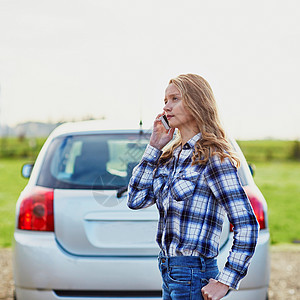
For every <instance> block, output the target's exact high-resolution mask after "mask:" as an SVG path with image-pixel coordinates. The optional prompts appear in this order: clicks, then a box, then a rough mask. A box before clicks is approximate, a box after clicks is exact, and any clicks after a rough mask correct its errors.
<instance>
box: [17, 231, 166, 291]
mask: <svg viewBox="0 0 300 300" xmlns="http://www.w3.org/2000/svg"><path fill="white" fill-rule="evenodd" d="M14 237H15V245H14V254H13V256H14V257H13V260H14V265H13V267H14V280H15V285H16V287H20V288H26V289H39V290H123V291H125V290H149V291H151V290H160V289H161V279H160V274H159V270H158V267H157V257H86V256H74V255H71V254H68V253H67V252H65V251H63V250H62V249H61V248H60V247H59V246H58V244H57V243H56V241H55V236H54V234H53V233H40V232H25V231H16V232H15V234H14ZM25 274H26V275H25Z"/></svg>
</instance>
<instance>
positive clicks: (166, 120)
mask: <svg viewBox="0 0 300 300" xmlns="http://www.w3.org/2000/svg"><path fill="white" fill-rule="evenodd" d="M159 119H160V120H161V122H162V124H163V125H164V127H165V128H166V130H169V129H170V128H171V127H170V125H169V122H168V119H167V116H166V115H162V116H161V117H160V118H159Z"/></svg>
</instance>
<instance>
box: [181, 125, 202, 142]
mask: <svg viewBox="0 0 300 300" xmlns="http://www.w3.org/2000/svg"><path fill="white" fill-rule="evenodd" d="M178 130H179V132H180V136H181V141H182V145H184V144H185V143H186V142H187V141H189V140H190V139H191V138H192V137H193V136H195V135H196V134H197V133H199V130H198V128H196V127H193V128H191V127H183V128H178Z"/></svg>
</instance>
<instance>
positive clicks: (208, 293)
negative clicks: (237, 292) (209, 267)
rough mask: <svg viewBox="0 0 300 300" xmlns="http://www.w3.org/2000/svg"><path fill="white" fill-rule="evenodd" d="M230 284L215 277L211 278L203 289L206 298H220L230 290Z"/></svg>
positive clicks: (206, 299) (214, 299)
mask: <svg viewBox="0 0 300 300" xmlns="http://www.w3.org/2000/svg"><path fill="white" fill-rule="evenodd" d="M228 290H229V286H228V285H226V284H224V283H221V282H219V281H217V280H215V279H212V278H211V279H209V283H208V284H207V285H206V286H204V287H203V288H202V289H201V292H202V295H203V298H204V300H220V299H222V298H223V297H224V296H225V295H226V294H227V292H228Z"/></svg>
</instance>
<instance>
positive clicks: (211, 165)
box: [128, 133, 259, 289]
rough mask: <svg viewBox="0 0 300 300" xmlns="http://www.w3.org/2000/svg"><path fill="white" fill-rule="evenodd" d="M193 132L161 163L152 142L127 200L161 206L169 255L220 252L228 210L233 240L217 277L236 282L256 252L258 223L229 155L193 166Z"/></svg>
mask: <svg viewBox="0 0 300 300" xmlns="http://www.w3.org/2000/svg"><path fill="white" fill-rule="evenodd" d="M200 137H201V134H200V133H199V134H197V135H195V136H194V137H193V138H192V139H190V140H189V141H188V142H187V143H186V144H185V145H184V146H183V148H182V149H181V147H178V148H177V149H175V150H174V152H173V158H172V159H171V161H169V162H168V163H167V164H165V165H160V166H159V167H158V168H157V163H158V160H159V157H160V155H161V154H162V151H160V150H158V149H156V148H154V147H152V146H150V145H148V146H147V149H146V151H145V153H144V155H143V157H142V160H141V162H140V163H139V164H138V165H137V166H136V167H135V169H134V171H133V175H132V177H131V179H130V182H129V187H128V206H129V207H130V208H131V209H140V208H145V207H148V206H150V205H153V204H156V206H157V208H158V210H159V215H160V218H159V223H158V231H157V243H158V245H159V246H160V248H161V249H162V250H163V251H164V253H165V254H166V255H168V256H180V255H192V256H199V255H202V256H205V257H208V258H212V257H216V256H217V255H218V252H219V242H220V236H221V232H222V224H223V220H224V217H225V215H226V214H227V216H228V218H229V221H230V222H231V223H232V224H233V226H234V241H233V246H232V248H231V251H230V253H229V256H228V259H227V262H226V265H225V267H224V269H223V270H222V271H221V272H220V273H219V275H218V277H217V280H218V281H220V282H222V283H224V284H227V285H229V286H231V287H232V288H235V289H236V288H238V285H239V282H240V280H241V279H242V278H243V277H244V276H245V275H246V273H247V269H248V265H249V262H250V259H251V257H252V255H253V253H254V250H255V246H256V242H257V237H258V228H259V227H258V223H257V220H256V217H255V215H254V213H253V210H252V207H251V205H250V202H249V200H248V198H247V196H246V194H245V192H244V190H243V188H242V186H241V184H240V181H239V178H238V175H237V170H236V168H235V167H234V166H233V165H232V164H231V162H230V161H229V159H227V158H226V159H225V160H224V161H223V162H222V163H221V161H220V159H219V157H218V156H217V155H215V156H213V157H211V158H210V159H209V161H208V162H207V164H206V165H194V166H192V165H191V163H192V155H193V151H194V146H195V144H196V142H197V140H198V139H199V138H200Z"/></svg>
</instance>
